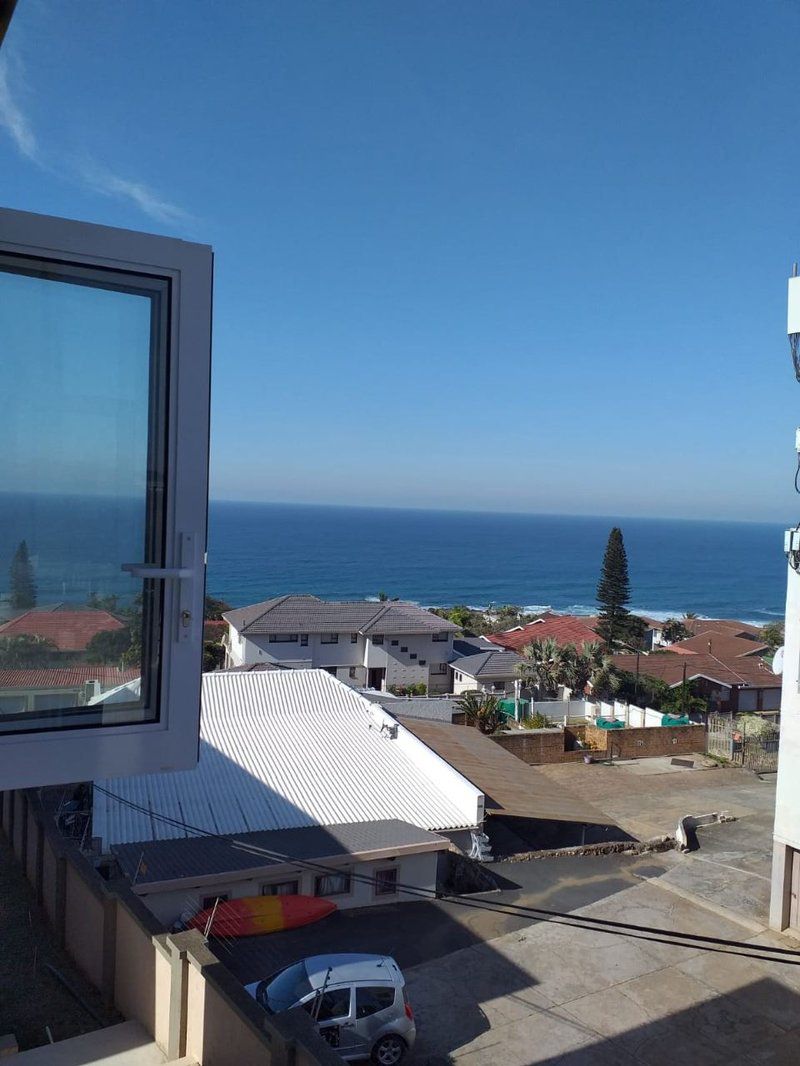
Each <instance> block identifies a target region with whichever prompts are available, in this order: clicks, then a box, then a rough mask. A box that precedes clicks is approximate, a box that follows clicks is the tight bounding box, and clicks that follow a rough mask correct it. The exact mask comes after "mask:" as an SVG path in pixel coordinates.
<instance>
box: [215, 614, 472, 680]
mask: <svg viewBox="0 0 800 1066" xmlns="http://www.w3.org/2000/svg"><path fill="white" fill-rule="evenodd" d="M228 631H229V638H228V663H227V665H229V666H241V665H250V664H252V663H258V662H265V661H267V659H268V657H269V658H273V659H276V660H278V661H279V662H281V663H283V664H284V665H286V666H290V667H294V668H308V667H313V668H321V669H329V668H332V667H335V668H336V676H337V678H338V679H339V680H340V681H345V682H350V683H351V684H358V685H364V684H366V680H367V669H369V668H370V667H378V668H383V669H385V670H386V687H387V688H388V687H389V686H390V685H392V686H398V687H400V686H405V685H418V684H424V685H426V686H427V688H428V691H430V692H448V691H449V690H450V679H449V675H448V673H447V671H445V672H444V673H441V674H433V673H431V666H432V664H434V663H446V662H447V661H448V660H449V659H450V657H451V655H452V652H453V641H452V638H451V637H448V639H447V640H446V641H444V640H443V641H435V640H434V639H433V637H432V635H431V634H422V633H420V634H409V635H407V636H403V637H398V636H392V634H390V633H386V634H384V643H383V644H374V643H373V641H372V638H371V637H364V636H362V635H361V634H359V635H358V638H357V640H356V641H355V642H353V641H352V640H351V634H350V632H347V633H339V634H338V636H339V640H338V643H336V644H330V643H324V642H323V640H322V635H321V634H319V633H309V634H308V645H307V646H306V647H303V646H302V645H301V643H300V641H299V639H298V640H297V641H296V642H294V641H292V642H291V643H288V642H280V643H270V640H269V636H268V635H264V636H257V637H252V636H251V637H242V636H241V635H240V634H239V633H237V631H236V630H235V629H232V627H230V626H229V627H228ZM298 637H299V634H298ZM394 640H396V641H397V644H396V645H393V644H392V641H394ZM401 648H406V649H407V650H406V651H405V652H403V651H401ZM412 655H415V656H416V659H412V658H411V656H412ZM421 661H422V663H424V665H422V663H421ZM350 667H355V668H356V677H355V678H351V677H350V672H349V671H350Z"/></svg>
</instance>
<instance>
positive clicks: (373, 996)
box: [356, 985, 394, 1018]
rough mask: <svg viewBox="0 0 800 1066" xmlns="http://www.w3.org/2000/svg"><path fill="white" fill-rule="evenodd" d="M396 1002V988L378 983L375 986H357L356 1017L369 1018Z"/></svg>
mask: <svg viewBox="0 0 800 1066" xmlns="http://www.w3.org/2000/svg"><path fill="white" fill-rule="evenodd" d="M393 1004H394V989H393V988H386V987H382V986H380V985H376V986H375V987H374V988H361V987H357V988H356V1018H368V1017H369V1016H370V1014H377V1013H378V1011H379V1010H386V1008H387V1007H391V1006H392V1005H393Z"/></svg>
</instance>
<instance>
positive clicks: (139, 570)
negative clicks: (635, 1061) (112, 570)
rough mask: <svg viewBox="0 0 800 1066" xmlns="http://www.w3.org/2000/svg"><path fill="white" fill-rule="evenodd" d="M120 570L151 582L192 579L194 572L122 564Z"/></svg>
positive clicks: (150, 564) (136, 564)
mask: <svg viewBox="0 0 800 1066" xmlns="http://www.w3.org/2000/svg"><path fill="white" fill-rule="evenodd" d="M122 569H123V570H125V571H126V572H127V573H129V574H132V575H133V577H144V578H148V579H151V580H158V579H160V580H162V581H170V580H172V579H178V578H187V577H194V570H190V569H189V568H188V567H176V566H156V565H155V564H154V563H123V564H122Z"/></svg>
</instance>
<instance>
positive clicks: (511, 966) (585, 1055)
mask: <svg viewBox="0 0 800 1066" xmlns="http://www.w3.org/2000/svg"><path fill="white" fill-rule="evenodd" d="M578 913H581V914H588V915H594V916H597V917H603V918H609V919H612V920H616V921H623V922H632V923H635V924H639V925H649V926H654V927H658V928H663V929H670V930H682V931H685V932H693V933H699V934H704V935H709V936H715V937H722V938H727V939H734V940H743V939H745V938H749V942H750V944H751V945H753V947H752V949H749V950H748V949H745V951H746V953H747V955H748V957H733V956H732V955H729V954H720V953H716V952H714V951H711V950H708V949H702V948H700V947H698V946H696V945H686V944H680V943H679V944H665V943H658V942H656V941H654V940H641V939H631V938H628V937H624V936H621V935H619V934H617V933H605V932H598V931H595V930H588V929H584V928H581V929H575V928H571V927H569V926H567V925H563V924H554V923H539V924H537V925H533V926H530V927H529V928H527V929H525V930H520V931H518V932H514V933H510V934H506V935H505V936H503V937H500V938H498V939H496V940H493V941H491V942H490V943H485V944H481V945H476V946H474V947H471V948H466V949H463V950H461V951H458V952H455V953H453V954H452V955H449V956H447V957H445V958H443V959H438V960H434V961H431V962H428V963H425V964H423V965H420V966H416V967H414V968H413V969H411V970H410V971H409V972H407V974H406V977H407V980H408V992H409V997H410V999H411V1002H412V1004H413V1005H414V1008H415V1011H416V1017H417V1022H418V1033H419V1035H418V1043H417V1049H416V1051H415V1055H414V1061H415V1063H417V1064H418V1066H444V1064H450V1063H464V1064H469V1066H501V1064H502V1066H528V1064H532V1063H561V1064H570V1066H572V1064H574V1066H590V1064H591V1066H595V1064H596V1066H600V1064H603V1066H605V1064H607V1066H612V1064H613V1066H616V1064H619V1063H631V1064H633V1063H636V1064H640V1066H641V1064H643V1066H667V1064H669V1066H675V1063H686V1064H690V1066H705V1064H709V1066H711V1064H716V1063H725V1062H727V1063H731V1062H735V1063H775V1064H777V1063H786V1064H789V1063H792V1064H796V1063H797V1062H798V1061H800V956H798V959H797V960H796V961H795V962H794V964H793V965H790V966H786V965H780V964H778V963H773V962H762V961H759V960H758V959H757V958H753V957H749V956H750V955H757V954H758V950H757V946H758V945H759V944H762V943H769V942H776V943H777V942H779V941H777V940H774V939H773V938H772V937H771V936H770V935H769V934H765V933H762V934H760V935H756V936H754V935H753V932H752V931H751V930H750V929H748V928H746V927H745V926H743V925H740V924H738V923H736V922H734V921H731V920H728V919H725V918H722V917H720V916H719V915H717V914H714V913H712V912H710V911H708V910H706V909H704V908H702V907H698V906H696V905H695V904H693V903H689V902H687V901H685V900H682V899H680V898H679V897H678V896H676V895H675V894H674V893H673V892H671V891H666V890H665V889H664V888H662V887H660V885H659V883H658V880H654V881H648V882H645V883H643V884H640V885H637V886H635V887H633V888H628V889H625V890H624V891H622V892H619V893H617V894H616V895H614V896H611V897H608V898H606V899H603V900H601V901H599V902H596V903H593V904H591V905H590V906H589V907H585V908H581V909H580V910H579V911H578Z"/></svg>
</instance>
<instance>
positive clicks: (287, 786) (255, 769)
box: [93, 670, 483, 847]
mask: <svg viewBox="0 0 800 1066" xmlns="http://www.w3.org/2000/svg"><path fill="white" fill-rule="evenodd" d="M396 730H399V731H397V732H396ZM420 750H421V749H419V748H418V747H417V746H416V742H415V741H414V739H413V738H412V737H410V736H409V735H408V734H407V733H406V732H405V731H404V730H403V728H402V727H398V726H397V722H396V721H395V719H394V718H392V717H391V715H388V714H387V713H386V712H385V711H384V710H383V709H382V708H381V707H379V706H377V705H376V704H372V703H369V702H368V701H367V700H365V699H363V698H362V697H361V696H360V695H359V694H358V693H357V692H355V691H354V690H353V689H352V688H349V687H348V686H347V685H344V684H342V683H341V682H339V681H337V680H336V679H335V678H333V677H331V676H330V674H327V673H325V671H324V670H279V671H263V672H257V673H226V672H221V671H220V672H214V673H210V674H204V675H203V689H202V714H201V719H200V758H199V763H198V765H197V767H196V768H195V769H193V770H185V771H179V772H176V773H164V774H147V775H140V776H137V777H123V778H114V779H112V780H110V781H103V782H100V784H102V786H103V787H104V788H106V789H108V790H109V791H110V792H112V793H115V794H117V795H120V796H121V797H123V798H124V799H127V800H130V801H132V802H134V803H136V804H139V805H140V806H142V807H144V808H145V809H146V810H147V811H149V810H152V811H154V812H156V813H158V814H163V815H167V816H169V817H170V818H173V819H177V820H179V821H182V822H188V823H189V824H191V825H193V826H197V827H199V828H200V829H203V830H207V831H209V832H212V833H223V834H228V833H245V832H255V831H260V830H273V829H293V828H297V827H299V826H308V825H340V824H343V823H349V822H366V821H376V820H383V819H387V818H389V819H395V818H396V819H399V820H400V821H404V822H411V823H412V824H413V825H417V826H419V827H420V828H422V829H429V830H436V829H454V828H467V827H472V826H474V825H476V824H477V822H478V821H479V820H480V819H479V815H480V808H481V807H482V801H483V798H482V796H481V795H480V793H479V792H478V790H476V789H474V788H473V787H472V786H471V785H469V783H468V782H466V781H464V780H463V779H462V778H460V777H459V775H458V774H456V773H455V772H454V771H452V770H450V768H449V767H444V766H438V767H434V768H433V769H434V772H433V773H432V772H431V770H430V768H429V767H430V764H429V762H428V761H426V760H425V759H421V758H418V753H419V752H420ZM93 817H94V821H93V831H94V834H95V835H96V836H99V837H102V839H103V841H104V843H105V846H106V847H109V846H110V845H112V844H124V843H134V842H136V841H140V840H153V839H156V840H169V839H174V838H179V837H183V836H186V835H191V834H187V833H186V831H184V830H182V829H181V828H180V827H178V826H174V825H171V824H168V823H166V822H163V821H159V820H157V819H154V818H152V817H151V816H150V815H149V814H148V813H146V812H142V811H138V810H134V809H133V808H131V807H129V806H127V805H125V804H124V803H119V802H117V801H116V800H114V799H111V798H110V797H107V796H105V795H104V794H103V793H102V792H99V791H97V790H96V791H95V796H94V815H93Z"/></svg>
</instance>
